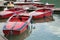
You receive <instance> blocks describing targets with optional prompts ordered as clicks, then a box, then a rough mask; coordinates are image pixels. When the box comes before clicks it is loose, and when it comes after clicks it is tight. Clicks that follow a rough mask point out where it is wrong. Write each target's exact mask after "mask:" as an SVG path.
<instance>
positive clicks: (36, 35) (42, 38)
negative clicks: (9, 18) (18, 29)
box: [0, 14, 60, 40]
mask: <svg viewBox="0 0 60 40" xmlns="http://www.w3.org/2000/svg"><path fill="white" fill-rule="evenodd" d="M53 19H54V21H53ZM53 19H52V18H51V17H49V18H45V19H38V20H35V21H33V22H34V23H32V25H30V26H32V27H35V29H32V31H31V33H30V31H28V30H26V31H25V32H24V33H22V34H20V35H16V36H14V35H10V36H5V37H6V38H7V39H8V40H60V14H54V15H53ZM4 24H5V22H0V33H1V34H2V33H3V32H2V28H3V25H4ZM2 35H3V34H2Z"/></svg>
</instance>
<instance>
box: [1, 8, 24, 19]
mask: <svg viewBox="0 0 60 40" xmlns="http://www.w3.org/2000/svg"><path fill="white" fill-rule="evenodd" d="M21 12H24V10H23V9H22V8H13V9H8V10H5V11H1V12H0V18H9V17H10V16H12V15H13V14H14V13H17V14H18V13H21Z"/></svg>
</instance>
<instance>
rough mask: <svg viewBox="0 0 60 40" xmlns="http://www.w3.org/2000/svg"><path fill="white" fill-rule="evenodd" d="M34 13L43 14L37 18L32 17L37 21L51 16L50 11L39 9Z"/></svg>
mask: <svg viewBox="0 0 60 40" xmlns="http://www.w3.org/2000/svg"><path fill="white" fill-rule="evenodd" d="M36 12H44V14H41V15H38V16H33V19H39V18H45V17H49V16H52V10H51V9H41V10H37V11H36Z"/></svg>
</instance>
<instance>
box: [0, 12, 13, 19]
mask: <svg viewBox="0 0 60 40" xmlns="http://www.w3.org/2000/svg"><path fill="white" fill-rule="evenodd" d="M12 15H13V13H11V14H7V15H4V16H1V17H0V18H9V17H10V16H12Z"/></svg>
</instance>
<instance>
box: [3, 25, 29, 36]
mask: <svg viewBox="0 0 60 40" xmlns="http://www.w3.org/2000/svg"><path fill="white" fill-rule="evenodd" d="M27 29H28V25H26V26H25V27H24V28H23V29H22V30H3V33H4V34H5V35H19V34H22V33H23V32H24V31H26V30H27Z"/></svg>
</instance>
